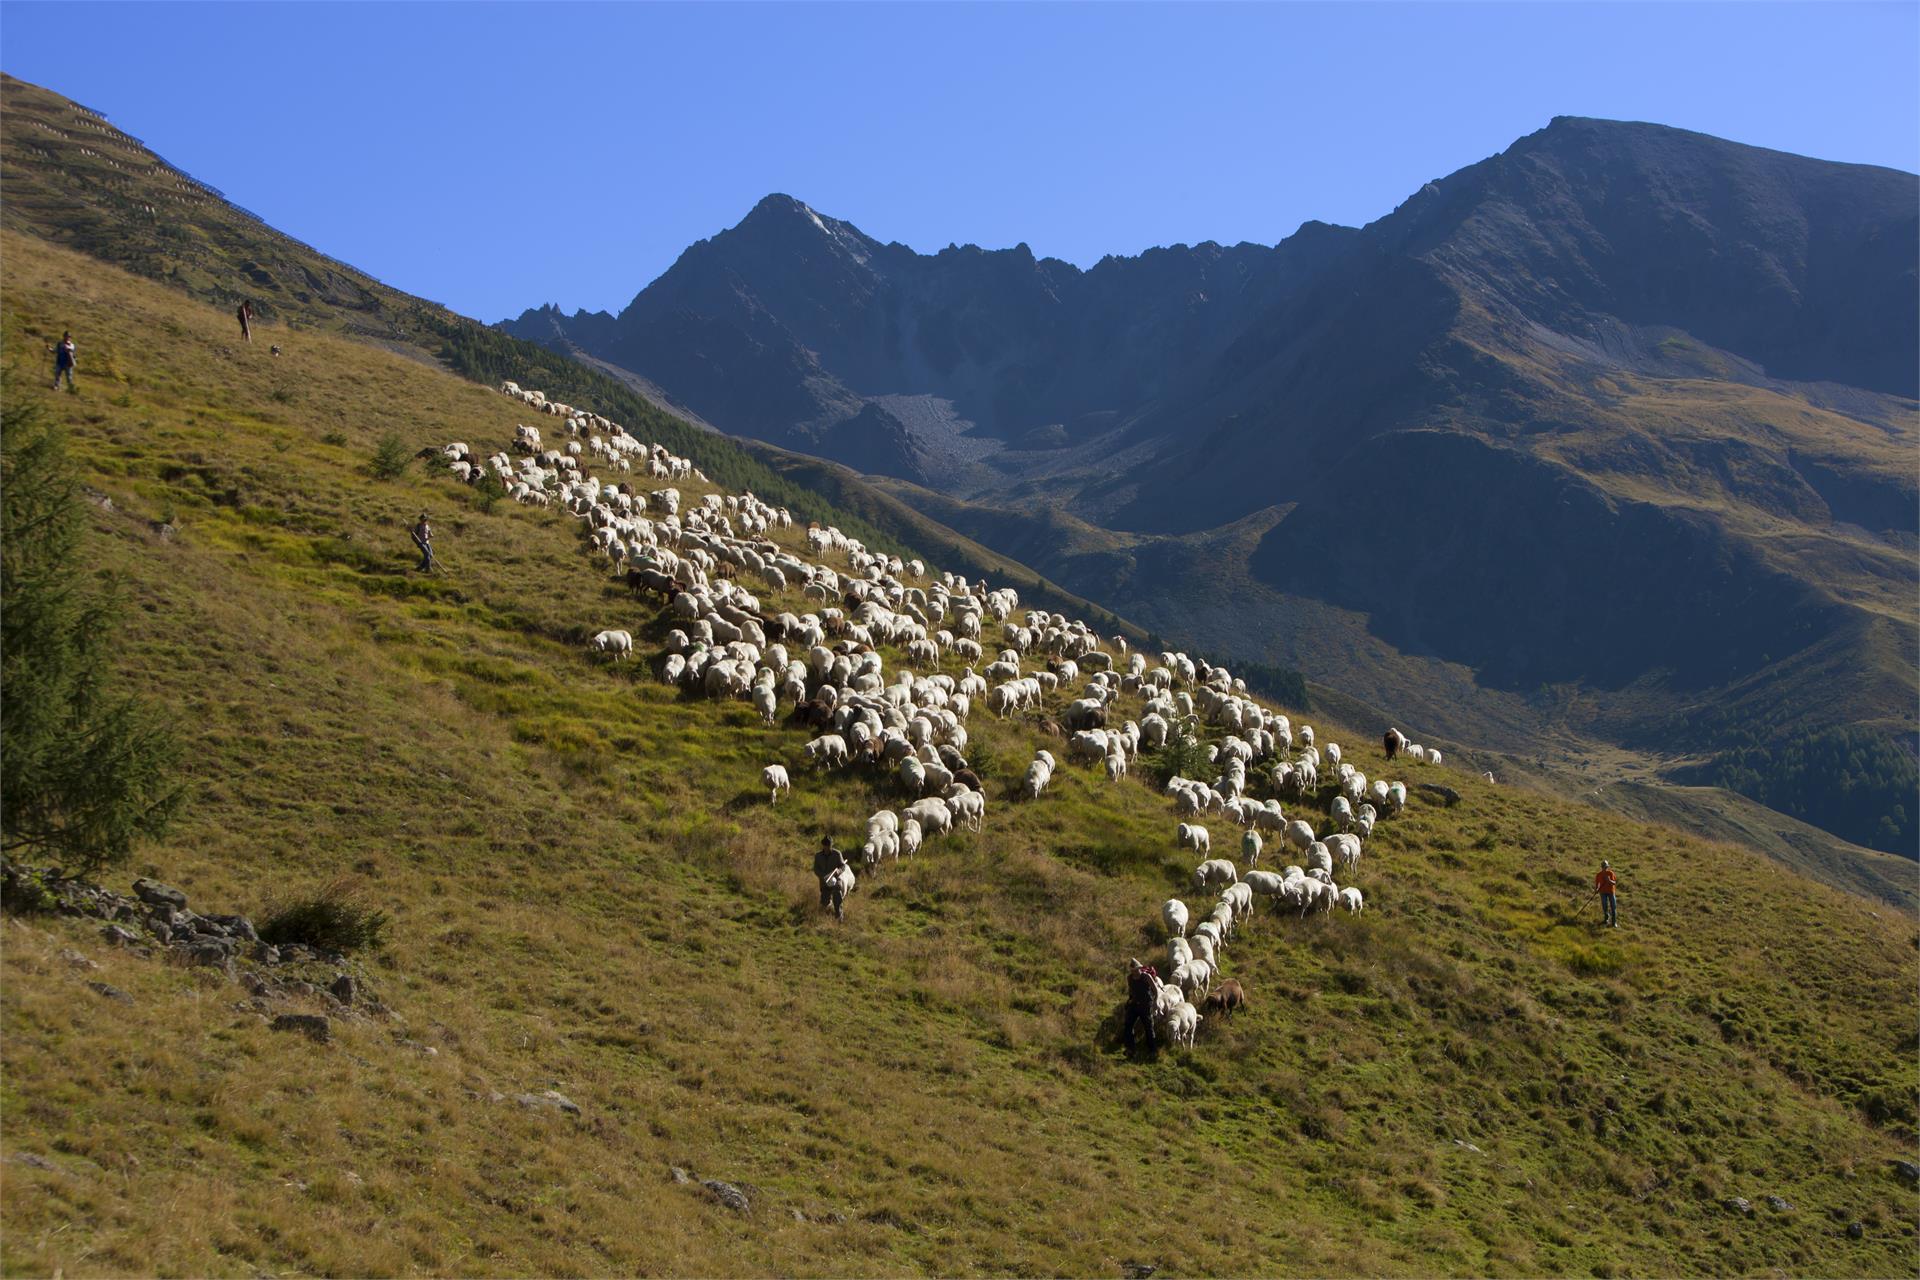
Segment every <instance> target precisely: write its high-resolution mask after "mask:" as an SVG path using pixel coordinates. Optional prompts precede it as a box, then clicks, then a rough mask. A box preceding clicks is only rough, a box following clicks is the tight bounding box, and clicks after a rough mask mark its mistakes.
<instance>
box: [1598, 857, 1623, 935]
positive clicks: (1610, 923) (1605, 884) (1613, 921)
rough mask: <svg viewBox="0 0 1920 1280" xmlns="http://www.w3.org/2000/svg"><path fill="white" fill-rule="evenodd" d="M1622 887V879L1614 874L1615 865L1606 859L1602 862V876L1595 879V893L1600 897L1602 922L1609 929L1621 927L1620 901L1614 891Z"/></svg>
mask: <svg viewBox="0 0 1920 1280" xmlns="http://www.w3.org/2000/svg"><path fill="white" fill-rule="evenodd" d="M1619 887H1620V877H1619V876H1616V875H1614V874H1613V864H1612V863H1611V862H1608V861H1607V860H1606V859H1604V858H1603V859H1601V861H1600V874H1599V875H1597V876H1595V877H1594V878H1593V891H1594V892H1595V893H1597V894H1599V895H1600V922H1601V923H1602V924H1604V925H1606V926H1607V928H1609V929H1618V928H1619V927H1620V906H1619V899H1618V898H1617V897H1615V895H1614V890H1616V889H1618V888H1619Z"/></svg>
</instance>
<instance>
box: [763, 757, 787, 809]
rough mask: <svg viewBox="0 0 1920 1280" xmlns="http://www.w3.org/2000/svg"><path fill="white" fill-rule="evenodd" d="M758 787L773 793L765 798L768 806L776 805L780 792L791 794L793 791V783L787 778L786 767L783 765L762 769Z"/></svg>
mask: <svg viewBox="0 0 1920 1280" xmlns="http://www.w3.org/2000/svg"><path fill="white" fill-rule="evenodd" d="M760 785H761V786H763V787H766V788H767V789H768V790H770V791H771V792H772V793H773V794H772V795H771V796H769V797H768V798H767V803H768V804H775V803H778V801H779V799H780V793H781V792H782V791H787V792H791V791H792V790H793V783H792V781H791V780H789V779H788V777H787V766H785V765H783V764H770V765H768V766H767V767H766V768H764V769H762V770H761V771H760Z"/></svg>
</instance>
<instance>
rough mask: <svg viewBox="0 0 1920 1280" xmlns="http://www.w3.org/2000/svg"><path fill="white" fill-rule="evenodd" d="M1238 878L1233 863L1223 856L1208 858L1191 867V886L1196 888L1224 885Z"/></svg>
mask: <svg viewBox="0 0 1920 1280" xmlns="http://www.w3.org/2000/svg"><path fill="white" fill-rule="evenodd" d="M1239 878H1240V876H1239V874H1238V873H1237V872H1236V871H1235V870H1234V866H1233V864H1232V863H1231V862H1229V861H1227V860H1226V859H1225V858H1208V859H1207V860H1206V861H1205V862H1203V863H1201V864H1200V865H1199V866H1197V867H1195V868H1194V869H1193V887H1194V888H1196V889H1205V888H1208V887H1210V886H1217V887H1225V886H1227V885H1230V884H1232V883H1234V882H1235V881H1236V880H1238V879H1239Z"/></svg>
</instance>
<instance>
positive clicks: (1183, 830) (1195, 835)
mask: <svg viewBox="0 0 1920 1280" xmlns="http://www.w3.org/2000/svg"><path fill="white" fill-rule="evenodd" d="M1173 838H1174V843H1175V844H1176V845H1177V846H1178V847H1179V848H1182V849H1191V850H1193V851H1194V852H1195V853H1209V852H1211V851H1212V847H1213V837H1212V836H1210V835H1208V834H1207V829H1206V828H1205V827H1202V826H1199V825H1197V824H1193V823H1186V822H1183V823H1181V824H1180V825H1179V827H1178V828H1177V829H1176V830H1175V831H1174V835H1173Z"/></svg>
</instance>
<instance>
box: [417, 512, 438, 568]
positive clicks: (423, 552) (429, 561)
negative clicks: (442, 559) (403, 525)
mask: <svg viewBox="0 0 1920 1280" xmlns="http://www.w3.org/2000/svg"><path fill="white" fill-rule="evenodd" d="M413 545H414V546H416V547H418V548H420V572H421V573H425V572H427V571H428V570H429V569H431V568H433V529H432V528H431V527H430V526H429V525H428V524H427V513H426V512H424V511H422V512H421V513H420V523H419V524H416V525H415V526H413Z"/></svg>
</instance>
